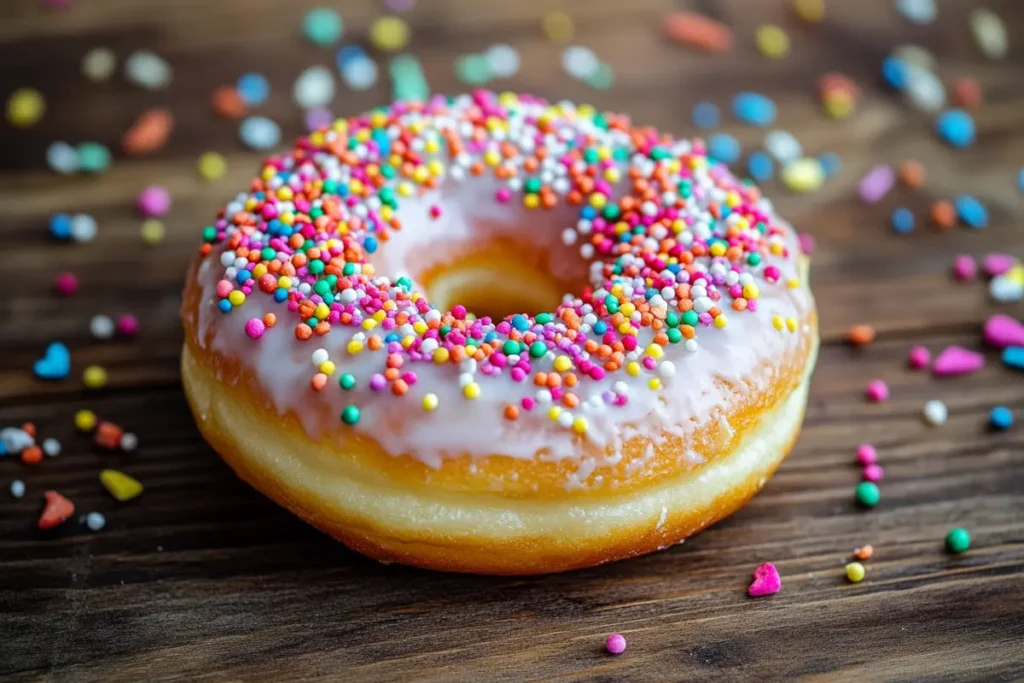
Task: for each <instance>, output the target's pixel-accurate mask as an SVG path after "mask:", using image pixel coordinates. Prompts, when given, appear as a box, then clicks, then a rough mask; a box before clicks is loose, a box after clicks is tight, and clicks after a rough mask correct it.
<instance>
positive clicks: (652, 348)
mask: <svg viewBox="0 0 1024 683" xmlns="http://www.w3.org/2000/svg"><path fill="white" fill-rule="evenodd" d="M644 353H646V354H647V355H648V356H650V357H651V358H654V359H658V358H661V357H662V355H663V354H664V353H665V349H663V348H661V346H660V345H658V344H650V345H648V346H647V348H646V349H644Z"/></svg>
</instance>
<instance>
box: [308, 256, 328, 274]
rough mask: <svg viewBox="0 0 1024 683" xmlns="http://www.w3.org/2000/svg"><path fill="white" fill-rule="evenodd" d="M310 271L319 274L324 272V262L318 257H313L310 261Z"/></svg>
mask: <svg viewBox="0 0 1024 683" xmlns="http://www.w3.org/2000/svg"><path fill="white" fill-rule="evenodd" d="M309 272H311V273H313V275H319V274H320V273H322V272H324V262H323V261H321V260H320V259H318V258H315V259H313V260H312V261H310V262H309Z"/></svg>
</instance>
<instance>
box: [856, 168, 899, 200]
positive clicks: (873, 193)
mask: <svg viewBox="0 0 1024 683" xmlns="http://www.w3.org/2000/svg"><path fill="white" fill-rule="evenodd" d="M895 184H896V171H894V170H893V168H892V166H890V165H888V164H878V165H877V166H875V167H874V168H872V169H871V170H870V171H868V172H867V175H865V176H864V177H863V178H861V180H860V186H859V187H858V188H857V191H858V194H860V198H861V200H862V201H864V202H865V203H867V204H875V203H876V202H879V201H881V200H882V198H883V197H885V195H887V194H889V190H891V189H892V186H893V185H895Z"/></svg>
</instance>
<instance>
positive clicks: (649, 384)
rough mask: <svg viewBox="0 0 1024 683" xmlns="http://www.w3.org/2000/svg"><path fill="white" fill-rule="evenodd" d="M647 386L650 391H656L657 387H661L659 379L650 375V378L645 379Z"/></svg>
mask: <svg viewBox="0 0 1024 683" xmlns="http://www.w3.org/2000/svg"><path fill="white" fill-rule="evenodd" d="M647 388H648V389H650V390H651V391H657V390H658V389H661V380H660V379H658V378H657V377H652V378H651V379H650V380H648V381H647Z"/></svg>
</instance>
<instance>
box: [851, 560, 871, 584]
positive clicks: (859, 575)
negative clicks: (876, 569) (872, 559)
mask: <svg viewBox="0 0 1024 683" xmlns="http://www.w3.org/2000/svg"><path fill="white" fill-rule="evenodd" d="M866 573H867V570H866V569H864V565H862V564H861V563H860V562H850V563H849V564H848V565H846V578H847V579H848V580H849V581H850V583H860V582H861V581H863V580H864V575H865V574H866Z"/></svg>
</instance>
